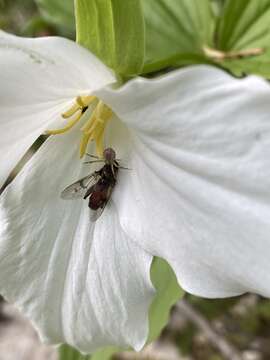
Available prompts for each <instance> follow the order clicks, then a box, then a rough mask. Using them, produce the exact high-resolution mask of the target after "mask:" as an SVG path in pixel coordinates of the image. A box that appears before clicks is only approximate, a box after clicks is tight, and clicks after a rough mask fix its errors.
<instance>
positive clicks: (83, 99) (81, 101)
mask: <svg viewBox="0 0 270 360" xmlns="http://www.w3.org/2000/svg"><path fill="white" fill-rule="evenodd" d="M94 100H96V97H95V96H92V95H89V96H77V97H76V103H77V104H78V105H79V106H80V107H81V108H82V109H83V108H85V107H87V106H89V105H90V104H91V103H92V102H93V101H94Z"/></svg>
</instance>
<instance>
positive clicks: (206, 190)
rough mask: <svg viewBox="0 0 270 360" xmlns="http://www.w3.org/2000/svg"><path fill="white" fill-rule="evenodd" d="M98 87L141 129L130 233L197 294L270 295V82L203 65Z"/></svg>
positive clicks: (122, 201)
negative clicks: (119, 85)
mask: <svg viewBox="0 0 270 360" xmlns="http://www.w3.org/2000/svg"><path fill="white" fill-rule="evenodd" d="M98 95H99V96H101V98H103V100H104V101H105V102H106V103H107V104H108V105H110V106H111V107H112V109H113V110H114V111H115V112H116V114H117V115H118V116H119V117H120V118H121V119H122V120H123V121H124V122H126V123H127V124H128V126H130V127H131V128H132V129H133V131H134V140H133V142H134V144H133V146H134V150H133V153H131V155H130V162H129V163H128V164H127V166H128V167H130V168H131V169H132V171H130V172H128V171H126V172H123V174H122V176H121V178H120V180H119V185H118V187H117V189H116V192H115V194H114V196H115V201H116V202H117V204H118V212H119V217H120V223H121V225H122V226H123V228H124V229H125V231H126V233H128V234H129V236H130V237H132V238H133V239H135V240H136V241H137V242H138V244H139V245H140V246H143V247H144V248H145V249H146V250H147V251H149V252H151V253H152V254H154V255H159V256H161V257H164V258H165V259H167V260H168V261H169V262H170V263H171V265H172V266H173V268H174V270H175V272H176V274H177V277H178V280H179V282H180V284H181V285H182V286H183V287H184V288H185V289H186V290H188V291H190V292H192V293H195V294H198V295H201V296H207V297H223V296H231V295H236V294H240V293H243V292H245V291H252V292H257V293H259V294H262V295H265V296H270V262H269V251H270V101H269V99H270V87H269V84H268V83H267V82H265V81H264V80H262V79H260V78H258V77H248V78H245V79H242V80H239V79H234V78H232V77H231V76H230V75H228V74H226V73H225V72H223V71H221V70H218V69H215V68H211V67H203V66H200V67H193V68H189V69H185V70H180V71H177V72H175V73H171V74H169V75H167V76H165V77H162V78H159V79H156V80H145V79H137V80H134V81H132V82H130V83H128V84H127V85H126V86H124V87H123V88H122V89H120V90H117V91H114V90H110V89H107V90H102V91H100V92H99V93H98ZM120 182H121V183H120Z"/></svg>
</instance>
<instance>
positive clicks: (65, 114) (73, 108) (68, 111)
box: [62, 104, 80, 119]
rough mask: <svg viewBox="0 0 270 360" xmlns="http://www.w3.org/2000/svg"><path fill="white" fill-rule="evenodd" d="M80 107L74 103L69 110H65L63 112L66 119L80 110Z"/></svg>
mask: <svg viewBox="0 0 270 360" xmlns="http://www.w3.org/2000/svg"><path fill="white" fill-rule="evenodd" d="M79 109H80V107H79V106H78V104H74V105H72V106H71V108H70V109H68V110H67V111H65V112H64V113H63V114H62V117H63V118H64V119H68V118H69V117H71V116H72V115H74V114H75V112H76V111H78V110H79Z"/></svg>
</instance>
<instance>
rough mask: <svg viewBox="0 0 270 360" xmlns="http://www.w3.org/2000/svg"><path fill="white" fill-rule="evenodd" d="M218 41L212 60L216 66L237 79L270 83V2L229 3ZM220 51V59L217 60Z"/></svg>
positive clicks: (218, 27)
mask: <svg viewBox="0 0 270 360" xmlns="http://www.w3.org/2000/svg"><path fill="white" fill-rule="evenodd" d="M215 38H216V44H215V49H214V51H213V53H212V54H213V57H212V60H214V61H216V65H218V66H220V67H223V68H226V69H227V70H229V71H230V72H231V73H233V74H234V75H236V76H243V75H248V74H256V75H260V76H263V77H265V78H268V79H270V66H269V65H270V47H269V44H270V0H260V1H257V0H237V1H235V0H227V1H226V2H225V3H224V7H223V10H222V12H221V15H220V19H219V24H218V26H217V30H216V36H215ZM212 50H213V49H210V53H209V56H210V57H211V51H212ZM216 50H218V51H217V54H218V52H219V54H218V57H219V59H215V51H216Z"/></svg>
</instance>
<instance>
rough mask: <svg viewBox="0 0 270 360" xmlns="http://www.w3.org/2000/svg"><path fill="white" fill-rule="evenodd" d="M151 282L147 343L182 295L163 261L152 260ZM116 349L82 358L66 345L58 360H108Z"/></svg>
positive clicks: (163, 324)
mask: <svg viewBox="0 0 270 360" xmlns="http://www.w3.org/2000/svg"><path fill="white" fill-rule="evenodd" d="M151 281H152V283H153V285H154V287H155V288H156V296H155V299H154V300H153V302H152V304H151V306H150V310H149V335H148V340H147V342H151V341H153V340H154V339H156V338H157V337H158V336H159V335H160V333H161V331H162V329H163V328H164V327H165V326H166V324H167V323H168V319H169V314H170V310H171V307H172V306H173V305H174V304H175V303H176V302H177V301H178V300H179V299H180V298H181V297H182V296H183V295H184V292H183V290H182V289H181V288H180V287H179V285H178V282H177V279H176V276H175V274H174V272H173V270H172V269H171V267H170V265H169V264H168V263H167V262H166V261H165V260H163V259H160V258H154V260H153V262H152V266H151ZM120 351H121V349H120V348H117V347H112V346H110V347H105V348H103V349H100V350H98V351H97V352H95V353H94V354H93V355H92V356H88V357H87V356H85V357H84V356H83V355H81V354H80V353H79V352H78V351H76V350H74V349H73V348H71V347H70V346H68V345H63V346H61V348H60V350H59V360H90V358H91V360H109V359H111V357H112V355H114V354H115V353H117V352H120Z"/></svg>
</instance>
